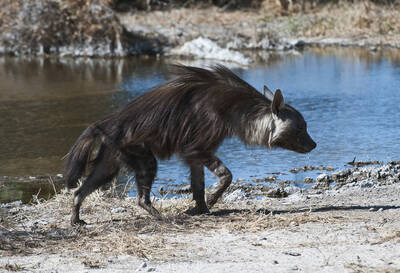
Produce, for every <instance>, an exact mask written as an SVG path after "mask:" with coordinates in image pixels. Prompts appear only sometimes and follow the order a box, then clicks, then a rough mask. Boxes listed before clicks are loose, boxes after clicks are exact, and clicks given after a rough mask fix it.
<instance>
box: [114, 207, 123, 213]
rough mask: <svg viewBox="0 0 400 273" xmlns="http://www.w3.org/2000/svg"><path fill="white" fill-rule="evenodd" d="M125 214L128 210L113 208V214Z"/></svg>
mask: <svg viewBox="0 0 400 273" xmlns="http://www.w3.org/2000/svg"><path fill="white" fill-rule="evenodd" d="M123 212H126V208H123V207H117V208H113V209H112V210H111V213H123Z"/></svg>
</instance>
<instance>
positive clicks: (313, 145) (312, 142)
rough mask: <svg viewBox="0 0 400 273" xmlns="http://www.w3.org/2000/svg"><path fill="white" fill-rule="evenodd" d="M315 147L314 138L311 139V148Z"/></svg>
mask: <svg viewBox="0 0 400 273" xmlns="http://www.w3.org/2000/svg"><path fill="white" fill-rule="evenodd" d="M316 147H317V143H315V141H314V140H311V150H314V149H315V148H316Z"/></svg>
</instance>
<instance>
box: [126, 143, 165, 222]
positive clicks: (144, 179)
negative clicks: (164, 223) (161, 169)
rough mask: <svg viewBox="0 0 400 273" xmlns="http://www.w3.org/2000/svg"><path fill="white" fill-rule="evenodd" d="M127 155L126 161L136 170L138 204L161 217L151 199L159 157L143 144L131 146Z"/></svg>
mask: <svg viewBox="0 0 400 273" xmlns="http://www.w3.org/2000/svg"><path fill="white" fill-rule="evenodd" d="M127 157H128V160H127V162H126V163H127V164H128V165H129V166H130V167H131V168H132V169H133V171H134V172H135V178H136V185H137V202H138V205H139V206H140V207H142V208H143V209H145V210H146V211H147V212H148V213H150V214H151V215H153V216H155V217H157V218H161V216H160V213H159V212H158V211H157V210H156V209H155V208H154V207H153V205H152V204H151V200H150V192H151V186H152V185H153V181H154V178H155V176H156V174H157V159H156V158H155V157H154V154H153V152H152V151H151V150H150V149H149V148H148V147H146V146H142V145H140V146H139V145H138V146H134V147H130V148H129V149H128V153H127Z"/></svg>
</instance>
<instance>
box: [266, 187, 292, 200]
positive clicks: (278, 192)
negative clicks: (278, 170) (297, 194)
mask: <svg viewBox="0 0 400 273" xmlns="http://www.w3.org/2000/svg"><path fill="white" fill-rule="evenodd" d="M288 195H289V194H288V193H287V192H286V191H285V190H283V189H280V188H277V189H271V190H269V191H268V192H267V196H268V197H273V198H282V197H287V196H288Z"/></svg>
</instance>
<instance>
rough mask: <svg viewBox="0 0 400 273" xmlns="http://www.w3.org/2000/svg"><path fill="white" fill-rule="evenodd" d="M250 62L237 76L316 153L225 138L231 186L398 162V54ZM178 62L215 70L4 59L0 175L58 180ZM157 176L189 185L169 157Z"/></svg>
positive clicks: (326, 52) (305, 55) (136, 62)
mask: <svg viewBox="0 0 400 273" xmlns="http://www.w3.org/2000/svg"><path fill="white" fill-rule="evenodd" d="M253 54H255V56H256V59H257V61H256V62H255V63H254V64H253V65H251V66H250V67H247V68H243V67H242V68H232V69H233V70H234V71H235V72H236V73H237V74H238V75H240V77H242V78H243V79H245V80H246V81H248V82H249V83H250V84H252V85H253V86H254V87H256V88H257V89H259V90H261V89H262V86H263V84H267V85H268V86H269V87H270V88H271V89H276V88H280V89H281V90H282V92H283V94H284V96H285V99H286V102H287V103H289V104H291V105H292V106H294V107H295V108H296V109H297V110H299V111H300V112H301V113H302V114H303V116H304V118H305V120H306V121H307V123H308V128H309V129H308V130H309V133H310V135H311V136H312V137H313V139H314V140H315V141H316V142H317V144H318V146H317V148H316V149H315V150H313V151H312V152H311V153H309V154H306V155H304V154H296V153H294V152H291V151H285V150H278V149H276V150H272V151H269V150H267V149H266V148H264V147H248V146H244V145H243V144H242V143H240V142H239V141H238V140H237V139H228V140H226V141H225V142H224V143H223V145H222V146H221V148H220V149H219V151H218V153H217V155H218V156H219V157H220V158H221V159H222V161H223V162H224V163H225V164H226V165H227V166H228V168H230V170H231V171H232V173H233V176H234V180H237V179H239V178H241V179H244V180H247V181H250V182H251V181H253V180H256V179H261V180H262V179H263V178H265V177H270V176H272V175H275V176H276V177H277V179H278V180H292V181H295V182H296V181H297V182H298V183H302V180H303V178H305V177H306V176H309V177H315V176H316V175H317V174H318V172H317V171H314V172H298V173H291V172H290V171H289V170H291V169H293V168H300V167H303V166H305V165H312V166H320V165H323V166H331V167H333V168H336V169H340V168H343V167H344V166H345V165H346V163H347V162H349V161H351V160H353V159H354V158H356V160H358V161H359V160H364V161H365V160H379V161H384V162H386V161H391V160H398V159H399V157H400V96H399V91H400V90H399V86H400V52H399V50H389V49H383V50H378V51H371V50H367V49H354V48H325V49H309V50H305V51H303V52H292V53H285V54H283V53H282V54H278V53H275V54H272V53H266V52H262V53H260V52H259V53H253ZM257 55H258V57H257ZM176 62H180V63H185V64H192V65H200V66H204V65H210V64H212V63H213V62H210V61H187V60H186V61H183V60H180V61H177V60H171V59H167V58H157V59H156V58H124V59H79V58H78V59H73V58H71V59H56V58H55V59H51V58H50V59H37V58H32V59H27V58H10V57H2V58H0V120H1V122H0V176H27V175H46V174H57V173H61V172H62V164H63V160H62V158H63V156H64V155H65V154H66V153H67V152H68V150H69V148H70V146H71V145H72V144H73V142H74V141H75V140H76V138H77V137H78V136H79V134H80V133H81V132H82V131H83V130H84V128H85V127H86V126H87V125H89V124H90V123H91V122H93V121H96V120H97V119H99V118H101V117H102V116H104V115H106V114H107V113H110V112H111V111H113V110H115V109H117V108H118V107H120V106H122V105H124V104H126V103H127V102H129V101H130V100H132V99H133V98H135V97H137V96H138V95H140V94H142V93H143V92H146V91H147V90H148V89H149V88H150V87H153V86H155V85H158V84H160V83H162V82H164V81H165V80H166V79H167V78H168V64H171V63H176ZM276 173H280V174H276ZM157 177H158V178H159V180H158V181H163V180H172V181H173V182H172V183H173V184H181V183H184V182H188V169H187V168H186V167H185V166H184V165H183V164H182V163H180V161H179V159H177V158H172V159H170V160H167V161H161V162H160V164H159V170H158V174H157ZM206 179H207V181H206V183H207V185H210V184H212V183H213V182H214V181H215V178H214V177H213V176H212V175H211V174H210V173H209V172H207V177H206ZM155 187H157V186H155ZM1 192H2V194H0V196H3V197H0V198H2V199H0V201H2V202H5V201H10V199H9V198H10V197H9V194H8V195H7V194H5V192H6V189H3V188H2V189H1ZM5 196H8V197H7V198H8V199H7V198H5Z"/></svg>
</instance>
